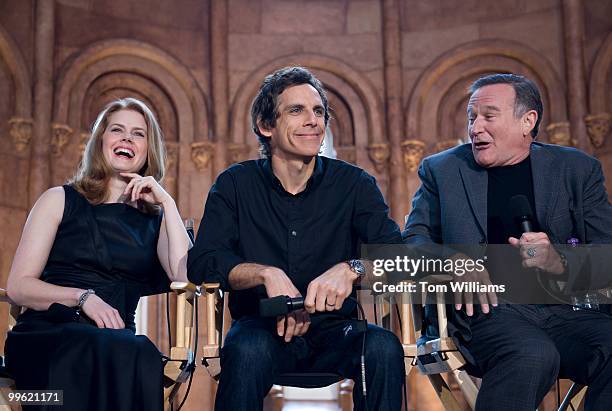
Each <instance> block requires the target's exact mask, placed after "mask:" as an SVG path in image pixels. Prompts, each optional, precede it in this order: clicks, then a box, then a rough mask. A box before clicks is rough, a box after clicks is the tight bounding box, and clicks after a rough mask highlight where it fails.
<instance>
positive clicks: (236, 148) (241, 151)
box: [227, 143, 249, 164]
mask: <svg viewBox="0 0 612 411" xmlns="http://www.w3.org/2000/svg"><path fill="white" fill-rule="evenodd" d="M227 152H228V157H229V161H230V164H234V163H240V162H241V161H245V160H247V159H248V158H249V146H247V145H246V144H242V143H230V144H228V146H227Z"/></svg>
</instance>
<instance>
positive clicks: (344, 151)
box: [335, 146, 357, 164]
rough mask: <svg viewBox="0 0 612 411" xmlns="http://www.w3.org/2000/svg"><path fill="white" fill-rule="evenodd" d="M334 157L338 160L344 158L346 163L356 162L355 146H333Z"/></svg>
mask: <svg viewBox="0 0 612 411" xmlns="http://www.w3.org/2000/svg"><path fill="white" fill-rule="evenodd" d="M335 149H336V157H338V158H339V159H340V160H344V161H346V162H347V163H352V164H357V152H356V151H355V146H341V147H335Z"/></svg>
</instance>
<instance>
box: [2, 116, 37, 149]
mask: <svg viewBox="0 0 612 411" xmlns="http://www.w3.org/2000/svg"><path fill="white" fill-rule="evenodd" d="M8 124H9V134H10V136H11V138H12V139H13V145H14V146H15V151H16V152H17V153H19V154H22V153H25V152H26V151H27V149H28V146H29V145H30V140H32V124H33V121H32V119H28V118H21V117H13V118H11V119H10V120H9V121H8Z"/></svg>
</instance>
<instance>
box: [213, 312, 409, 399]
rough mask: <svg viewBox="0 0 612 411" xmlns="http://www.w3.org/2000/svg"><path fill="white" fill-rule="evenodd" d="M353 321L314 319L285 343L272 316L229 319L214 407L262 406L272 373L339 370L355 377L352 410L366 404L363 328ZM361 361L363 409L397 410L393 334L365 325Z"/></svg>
mask: <svg viewBox="0 0 612 411" xmlns="http://www.w3.org/2000/svg"><path fill="white" fill-rule="evenodd" d="M357 328H358V327H357V326H356V324H355V323H354V322H350V321H349V320H344V319H339V318H333V317H332V318H327V319H324V320H323V319H316V318H313V321H312V325H311V327H310V329H309V330H308V332H307V333H306V335H305V336H303V337H294V338H293V340H292V341H291V342H289V343H285V342H284V340H283V339H282V337H279V336H278V335H277V333H276V321H275V320H274V319H264V318H260V317H243V318H241V319H239V320H238V321H235V322H234V323H233V324H232V327H231V329H230V330H229V332H228V334H227V337H226V339H225V344H224V346H223V348H222V350H221V376H220V380H219V387H218V390H217V397H216V399H215V410H217V411H222V410H231V411H240V410H248V411H252V410H261V409H262V407H263V399H264V397H265V396H266V394H267V393H268V391H270V388H272V384H273V383H274V380H275V378H276V377H277V376H278V375H280V374H281V373H285V372H308V371H312V372H329V373H338V374H340V375H342V376H343V377H345V378H350V379H352V380H353V381H355V388H354V390H353V402H354V404H355V410H364V409H366V408H365V406H366V401H364V399H363V395H362V391H361V371H360V356H361V346H362V336H363V333H362V332H361V331H359V330H358V329H357ZM365 366H366V385H367V396H366V398H367V409H368V410H370V411H386V410H399V409H400V408H401V403H402V387H403V382H404V377H405V371H404V354H403V349H402V346H401V344H400V342H399V340H398V339H397V337H396V336H395V335H394V334H393V333H391V332H390V331H387V330H385V329H382V328H380V327H377V326H374V325H368V330H367V337H366V346H365Z"/></svg>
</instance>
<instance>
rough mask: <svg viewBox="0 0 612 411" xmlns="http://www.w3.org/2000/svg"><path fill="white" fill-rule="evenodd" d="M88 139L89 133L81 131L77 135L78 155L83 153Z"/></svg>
mask: <svg viewBox="0 0 612 411" xmlns="http://www.w3.org/2000/svg"><path fill="white" fill-rule="evenodd" d="M89 137H91V133H90V132H88V131H81V132H80V133H79V153H81V155H83V153H85V147H86V146H87V142H88V141H89Z"/></svg>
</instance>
